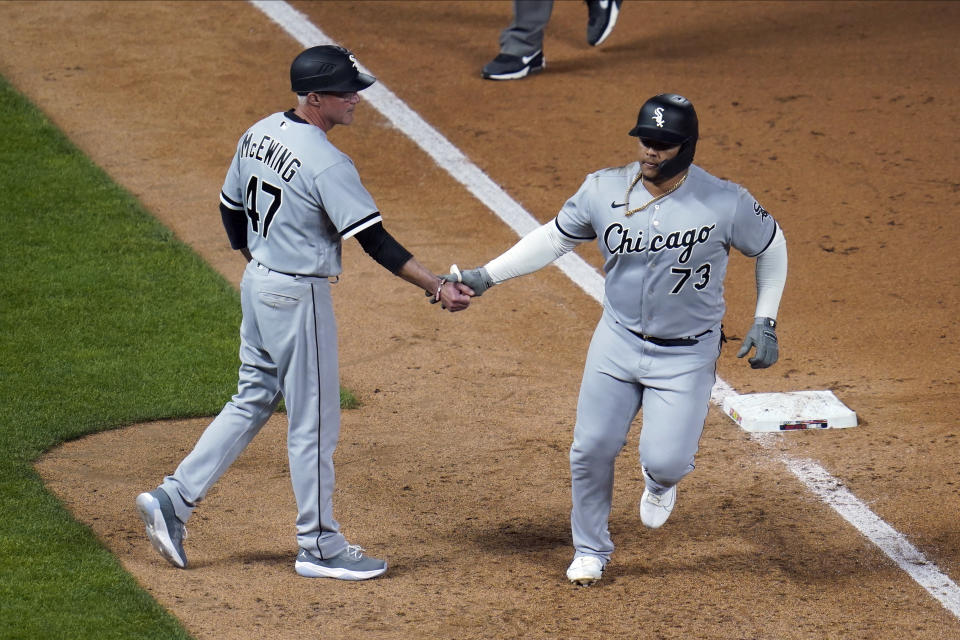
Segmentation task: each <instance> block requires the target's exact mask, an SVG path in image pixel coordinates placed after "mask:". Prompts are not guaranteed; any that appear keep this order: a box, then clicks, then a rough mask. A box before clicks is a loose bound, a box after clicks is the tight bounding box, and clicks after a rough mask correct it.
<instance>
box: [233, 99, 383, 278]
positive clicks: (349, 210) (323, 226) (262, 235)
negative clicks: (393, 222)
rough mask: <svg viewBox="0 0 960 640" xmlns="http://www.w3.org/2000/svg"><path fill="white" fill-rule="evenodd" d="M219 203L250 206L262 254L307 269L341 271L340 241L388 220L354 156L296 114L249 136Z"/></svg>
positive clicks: (257, 253)
mask: <svg viewBox="0 0 960 640" xmlns="http://www.w3.org/2000/svg"><path fill="white" fill-rule="evenodd" d="M220 201H221V202H222V203H223V204H224V205H225V206H227V207H228V208H230V209H233V210H235V211H243V210H245V211H246V213H247V216H248V217H249V219H250V220H249V223H250V224H249V226H248V227H247V246H248V247H249V249H250V253H251V255H253V258H254V259H255V260H257V261H258V262H260V263H261V264H263V265H264V266H266V267H268V268H270V269H273V270H274V271H280V272H283V273H294V274H300V275H314V276H335V275H339V274H340V271H341V266H340V254H341V240H343V239H346V238H349V237H351V236H352V235H354V234H355V233H357V232H358V231H362V230H363V229H365V228H367V227H369V226H371V225H373V224H376V223H377V222H379V221H380V219H381V218H380V213H379V211H378V210H377V205H376V204H374V202H373V198H372V197H371V196H370V194H369V192H367V190H366V188H364V186H363V184H362V183H361V182H360V176H359V175H358V174H357V169H356V167H355V166H354V165H353V161H352V160H350V158H349V157H348V156H347V155H346V154H344V153H343V152H342V151H340V150H339V149H337V148H336V147H334V146H333V145H332V144H331V143H330V141H329V140H328V139H327V134H326V133H324V132H323V130H322V129H320V128H319V127H315V126H313V125H311V124H309V123H306V122H303V121H301V120H300V119H299V118H297V117H296V116H293V117H291V114H290V113H275V114H273V115H271V116H268V117H266V118H264V119H263V120H261V121H260V122H257V123H256V124H255V125H253V126H252V127H250V129H249V130H247V132H246V133H244V134H243V136H242V137H241V138H240V142H239V143H238V144H237V152H236V154H234V156H233V162H232V163H231V165H230V170H229V171H227V176H226V179H225V180H224V183H223V189H222V191H221V193H220Z"/></svg>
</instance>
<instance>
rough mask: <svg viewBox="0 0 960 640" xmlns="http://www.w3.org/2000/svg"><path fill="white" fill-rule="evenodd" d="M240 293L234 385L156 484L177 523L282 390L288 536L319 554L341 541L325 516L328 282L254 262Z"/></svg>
mask: <svg viewBox="0 0 960 640" xmlns="http://www.w3.org/2000/svg"><path fill="white" fill-rule="evenodd" d="M240 298H241V307H242V309H243V321H242V322H241V325H240V362H241V365H240V374H239V383H238V384H237V393H236V395H234V396H233V398H232V399H231V400H230V402H228V403H227V404H226V405H225V406H224V408H223V410H222V411H221V412H220V414H219V415H218V416H217V417H216V418H215V419H214V420H213V422H212V423H211V424H210V426H208V427H207V429H206V430H205V431H204V432H203V434H202V435H201V436H200V439H199V440H198V441H197V443H196V445H195V446H194V448H193V451H191V452H190V453H189V454H188V455H187V457H186V458H184V459H183V461H182V462H181V463H180V466H179V467H177V470H176V471H175V472H174V473H173V475H171V476H168V477H166V478H165V479H164V481H163V484H162V485H161V487H162V488H163V489H164V490H165V491H166V492H167V494H168V495H169V496H170V499H171V501H172V502H173V505H174V509H175V510H176V513H177V517H178V518H180V520H182V521H183V522H186V521H187V520H188V519H189V518H190V515H191V514H192V513H193V510H194V509H195V508H196V505H197V503H198V502H200V500H202V499H203V497H204V496H205V495H206V493H207V491H208V490H209V489H210V487H211V486H213V484H214V483H215V482H216V481H217V480H218V479H219V478H220V476H221V475H223V473H224V472H225V471H226V470H227V468H228V467H229V466H230V464H231V463H232V462H233V461H234V460H236V458H237V456H239V455H240V453H241V452H243V450H244V449H245V448H246V446H247V445H248V444H249V443H250V441H252V440H253V438H254V436H256V435H257V433H259V432H260V429H261V428H262V427H263V425H264V424H265V423H266V422H267V419H268V418H269V417H270V415H271V414H272V413H273V411H274V409H275V408H276V406H277V404H278V403H279V401H280V398H281V397H283V398H284V399H285V401H286V408H287V422H288V429H287V454H288V458H289V463H290V479H291V482H292V484H293V492H294V496H295V498H296V502H297V511H298V515H297V523H296V528H297V543H298V544H299V546H300V547H301V548H304V549H306V550H308V551H310V552H311V553H313V554H314V555H316V556H318V557H320V558H327V557H330V556H334V555H336V554H338V553H340V552H341V551H343V550H344V549H345V548H346V547H347V541H346V539H345V538H344V537H343V535H342V534H341V533H340V525H339V524H338V523H337V521H336V520H334V518H333V491H334V471H333V452H334V449H336V446H337V441H338V439H339V436H340V382H339V369H338V362H337V327H336V320H335V318H334V315H333V305H332V301H331V296H330V283H329V282H328V281H327V279H326V278H315V277H304V276H289V275H286V274H281V273H277V272H275V271H271V270H269V269H267V268H266V267H264V266H262V265H259V264H258V263H257V262H256V261H253V262H251V263H249V264H248V265H247V268H246V270H245V271H244V274H243V279H242V281H241V284H240Z"/></svg>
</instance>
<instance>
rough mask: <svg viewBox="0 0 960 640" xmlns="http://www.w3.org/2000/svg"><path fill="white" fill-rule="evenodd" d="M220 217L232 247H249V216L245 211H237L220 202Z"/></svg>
mask: <svg viewBox="0 0 960 640" xmlns="http://www.w3.org/2000/svg"><path fill="white" fill-rule="evenodd" d="M220 218H221V219H222V220H223V228H224V229H226V230H227V238H229V239H230V247H231V248H233V249H245V248H246V247H247V216H246V214H244V212H243V211H235V210H233V209H230V208H228V207H225V206H224V205H223V203H221V204H220Z"/></svg>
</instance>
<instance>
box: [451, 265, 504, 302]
mask: <svg viewBox="0 0 960 640" xmlns="http://www.w3.org/2000/svg"><path fill="white" fill-rule="evenodd" d="M440 279H441V280H446V281H447V282H462V283H463V284H465V285H467V286H468V287H470V288H471V289H473V295H475V296H482V295H483V292H484V291H486V290H487V289H489V288H490V287H492V286H493V285H495V284H496V283H495V282H494V281H493V279H492V278H490V274H489V273H487V270H486V269H485V268H483V267H477V268H476V269H467V270H466V271H460V269H458V268H457V265H455V264H452V265H450V273H446V274H444V275H442V276H440Z"/></svg>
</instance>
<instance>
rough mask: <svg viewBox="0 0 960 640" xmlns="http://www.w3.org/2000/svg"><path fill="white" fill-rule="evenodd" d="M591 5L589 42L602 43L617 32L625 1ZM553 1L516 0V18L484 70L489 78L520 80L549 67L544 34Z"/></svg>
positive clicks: (600, 1) (590, 2) (602, 0)
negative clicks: (498, 51) (616, 28)
mask: <svg viewBox="0 0 960 640" xmlns="http://www.w3.org/2000/svg"><path fill="white" fill-rule="evenodd" d="M584 1H585V3H586V5H587V44H589V45H590V46H592V47H596V46H598V45H599V44H600V43H602V42H603V41H604V40H606V39H607V38H608V37H609V36H610V33H611V32H612V31H613V27H614V25H615V24H616V23H617V17H618V16H619V15H620V6H621V5H622V4H623V0H584ZM552 11H553V0H514V2H513V21H512V22H511V23H510V26H509V27H507V28H506V29H504V30H503V31H502V32H501V33H500V53H499V54H498V55H497V57H496V58H494V59H493V60H491V61H490V62H488V63H487V64H486V65H485V66H484V67H483V71H482V72H481V76H482V77H484V78H486V79H487V80H518V79H520V78H525V77H527V76H529V75H532V74H535V73H539V72H540V71H543V69H544V68H545V67H546V58H545V57H544V55H543V35H544V32H545V30H546V27H547V23H548V22H549V21H550V14H551V13H552Z"/></svg>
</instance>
